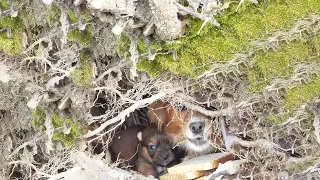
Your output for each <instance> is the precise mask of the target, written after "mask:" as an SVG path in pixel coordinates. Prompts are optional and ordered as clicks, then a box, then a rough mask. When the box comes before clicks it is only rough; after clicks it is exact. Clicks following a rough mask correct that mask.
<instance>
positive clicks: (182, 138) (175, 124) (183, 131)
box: [148, 101, 222, 159]
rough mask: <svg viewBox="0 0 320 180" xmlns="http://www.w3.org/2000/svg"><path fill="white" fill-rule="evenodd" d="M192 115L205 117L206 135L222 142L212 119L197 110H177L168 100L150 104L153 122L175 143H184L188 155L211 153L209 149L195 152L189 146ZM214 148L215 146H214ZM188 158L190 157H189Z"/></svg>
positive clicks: (213, 140)
mask: <svg viewBox="0 0 320 180" xmlns="http://www.w3.org/2000/svg"><path fill="white" fill-rule="evenodd" d="M192 117H199V118H202V119H204V122H205V127H206V133H207V134H206V135H207V137H208V138H209V139H210V141H211V143H215V144H218V145H221V144H222V139H221V138H220V137H218V138H217V136H215V135H214V134H216V133H215V132H214V131H216V127H213V125H212V124H211V122H212V119H210V117H207V116H205V115H203V114H201V113H199V112H197V111H192V110H182V111H178V110H175V109H174V107H173V106H172V105H170V104H169V103H167V102H163V101H157V102H155V103H152V104H150V105H149V109H148V118H149V120H150V121H151V122H152V123H155V124H158V127H159V128H160V129H161V130H163V131H164V132H165V133H166V134H167V135H169V136H170V137H171V138H172V139H173V142H174V143H175V144H179V143H180V144H184V145H183V146H185V147H186V149H187V156H188V157H195V156H198V155H203V154H207V153H209V152H208V151H207V150H205V151H203V152H199V151H198V152H195V151H193V150H190V147H188V143H187V142H188V137H187V131H188V130H189V121H190V120H191V119H192ZM212 149H214V147H212ZM187 159H188V158H187Z"/></svg>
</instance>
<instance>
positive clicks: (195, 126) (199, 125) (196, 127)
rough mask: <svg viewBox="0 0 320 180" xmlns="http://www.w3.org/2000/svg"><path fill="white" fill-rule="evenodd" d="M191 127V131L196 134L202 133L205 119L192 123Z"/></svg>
mask: <svg viewBox="0 0 320 180" xmlns="http://www.w3.org/2000/svg"><path fill="white" fill-rule="evenodd" d="M189 128H190V130H191V132H193V133H194V134H200V133H202V132H203V129H204V122H203V121H196V122H192V123H190V125H189Z"/></svg>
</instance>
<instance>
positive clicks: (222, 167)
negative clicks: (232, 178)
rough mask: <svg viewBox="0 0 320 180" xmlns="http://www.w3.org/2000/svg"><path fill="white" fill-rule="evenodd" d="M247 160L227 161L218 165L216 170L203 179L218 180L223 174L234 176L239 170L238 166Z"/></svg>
mask: <svg viewBox="0 0 320 180" xmlns="http://www.w3.org/2000/svg"><path fill="white" fill-rule="evenodd" d="M246 161H247V160H245V159H241V160H235V161H228V162H225V163H224V164H221V163H219V166H218V168H217V169H216V170H215V171H214V172H213V173H212V174H210V175H209V176H207V177H205V180H220V179H221V178H222V177H223V175H224V174H230V175H232V174H236V173H237V172H238V171H239V170H240V165H241V164H243V163H245V162H246Z"/></svg>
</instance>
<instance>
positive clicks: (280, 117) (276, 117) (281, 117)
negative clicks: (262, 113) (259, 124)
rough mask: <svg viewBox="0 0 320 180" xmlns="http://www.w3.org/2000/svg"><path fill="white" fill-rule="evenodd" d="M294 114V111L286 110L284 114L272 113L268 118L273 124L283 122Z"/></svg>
mask: <svg viewBox="0 0 320 180" xmlns="http://www.w3.org/2000/svg"><path fill="white" fill-rule="evenodd" d="M293 116H294V114H293V113H292V112H286V113H284V114H272V115H270V116H268V117H267V118H266V120H267V121H269V122H271V123H272V124H281V123H283V122H285V121H287V120H288V119H289V118H290V117H293Z"/></svg>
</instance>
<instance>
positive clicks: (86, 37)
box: [68, 26, 92, 47]
mask: <svg viewBox="0 0 320 180" xmlns="http://www.w3.org/2000/svg"><path fill="white" fill-rule="evenodd" d="M68 39H69V40H70V41H76V42H78V43H79V44H80V45H81V46H83V47H86V46H88V45H89V43H90V41H91V40H92V27H91V26H87V27H86V29H85V30H83V31H82V30H79V29H70V30H69V32H68Z"/></svg>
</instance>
